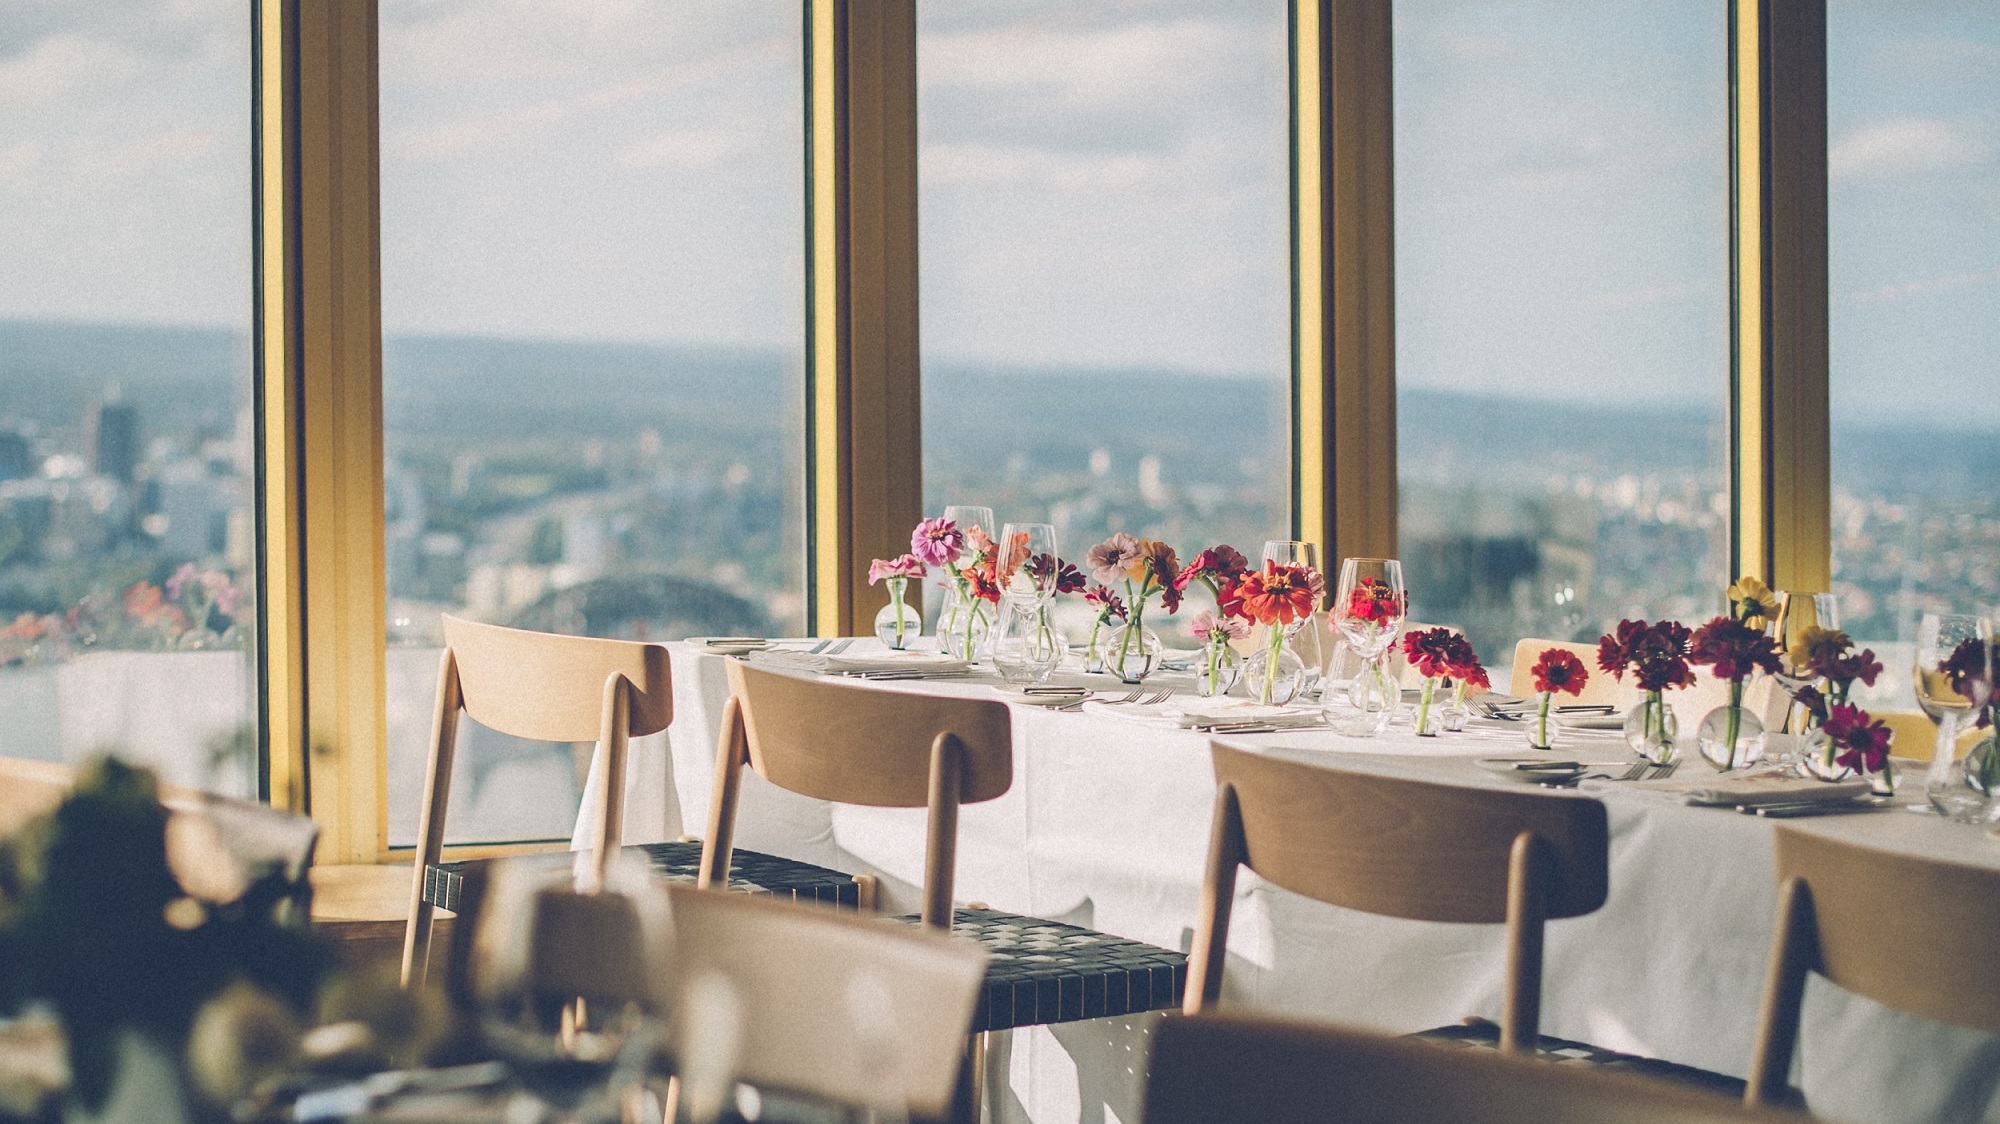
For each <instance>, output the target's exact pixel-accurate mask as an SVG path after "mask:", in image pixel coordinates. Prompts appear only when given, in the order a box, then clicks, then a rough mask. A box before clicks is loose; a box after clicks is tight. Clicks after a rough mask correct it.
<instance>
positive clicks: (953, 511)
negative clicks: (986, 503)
mask: <svg viewBox="0 0 2000 1124" xmlns="http://www.w3.org/2000/svg"><path fill="white" fill-rule="evenodd" d="M944 517H945V518H946V519H949V520H951V521H952V523H953V524H954V525H955V526H957V527H958V529H959V530H960V531H971V530H972V529H973V528H974V527H977V528H979V529H980V530H982V531H985V532H986V535H987V537H988V538H991V537H992V536H993V527H994V522H993V509H992V508H990V507H974V506H972V505H971V504H962V503H955V504H952V505H950V506H949V507H946V508H945V509H944Z"/></svg>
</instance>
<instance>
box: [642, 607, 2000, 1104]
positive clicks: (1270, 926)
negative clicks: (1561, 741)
mask: <svg viewBox="0 0 2000 1124" xmlns="http://www.w3.org/2000/svg"><path fill="white" fill-rule="evenodd" d="M673 658H674V691H675V709H676V717H675V721H674V724H673V726H672V728H671V730H670V731H669V733H670V737H669V744H670V746H671V750H672V754H673V765H674V773H675V776H676V781H677V783H676V786H675V787H676V788H677V790H678V793H679V799H680V802H681V806H680V809H679V811H680V819H681V822H682V823H684V824H685V825H686V827H687V830H689V831H690V832H696V833H699V832H700V831H702V830H703V829H704V827H705V825H706V823H707V816H708V805H709V792H710V785H711V779H712V776H713V772H714V754H715V733H716V724H717V722H718V721H719V719H720V716H721V712H722V704H723V702H724V700H725V699H726V698H727V687H726V682H725V678H724V663H723V660H722V658H720V657H716V656H712V655H709V654H707V653H705V652H696V651H694V650H693V649H690V648H687V647H685V646H676V647H675V649H674V653H673ZM1172 681H1173V679H1172V678H1171V677H1168V678H1167V679H1165V680H1164V681H1163V682H1172ZM992 682H993V681H991V680H985V679H966V680H949V679H947V680H934V681H927V682H916V683H889V684H879V685H875V686H877V688H878V689H882V690H919V691H927V692H938V693H951V694H959V695H968V696H975V697H988V698H992V697H997V695H995V693H994V691H993V689H992V685H991V684H992ZM1104 685H1105V686H1109V685H1110V684H1109V681H1108V680H1107V681H1106V682H1105V684H1104ZM1013 718H1014V787H1013V789H1012V790H1011V791H1010V792H1009V793H1008V794H1007V795H1005V796H1004V797H1002V798H1000V799H998V800H994V801H991V802H989V803H986V804H981V805H976V806H972V807H968V808H966V809H965V810H964V812H963V813H962V818H961V821H960V827H959V833H960V844H959V866H958V884H957V897H958V898H959V900H961V901H973V900H976V901H982V902H985V903H988V904H990V905H992V906H993V907H995V908H998V909H1005V910H1012V911H1016V912H1021V913H1026V914H1032V915H1036V916H1042V917H1053V918H1058V919H1062V920H1068V921H1074V922H1076V923H1079V924H1085V925H1090V926H1092V927H1095V928H1098V929H1102V930H1105V931H1108V932H1111V933H1115V934H1118V935H1121V936H1126V937H1131V938H1135V939H1139V940H1144V941H1150V942H1153V943H1155V944H1160V945H1164V946H1167V947H1170V948H1178V949H1182V950H1185V949H1186V948H1187V947H1188V943H1189V934H1190V928H1189V926H1190V925H1191V924H1192V923H1193V919H1194V917H1195V913H1196V904H1197V901H1198V898H1199V893H1200V887H1201V880H1202V867H1203V862H1204V859H1205V856H1206V852H1207V846H1208V830H1209V820H1210V815H1211V809H1212V802H1213V800H1214V795H1215V783H1214V778H1213V774H1212V771H1211V767H1210V759H1209V742H1210V738H1209V737H1208V736H1207V735H1204V734H1199V733H1196V732H1193V731H1187V730H1175V729H1162V728H1157V727H1152V726H1144V725H1139V724H1137V723H1133V722H1128V721H1124V720H1121V719H1118V718H1114V717H1099V716H1094V715H1089V714H1074V713H1070V714H1065V713H1056V712H1052V711H1048V710H1044V709H1041V708H1038V707H1030V706H1015V707H1014V708H1013ZM1237 744H1241V745H1245V746H1249V747H1253V748H1256V749H1259V750H1262V751H1265V752H1270V753H1274V754H1283V755H1286V756H1290V757H1296V758H1300V759H1305V760H1311V761H1315V762H1321V763H1324V764H1326V765H1328V766H1332V767H1338V768H1351V769H1368V770H1383V771H1389V772H1394V773H1397V774H1399V775H1405V776H1420V777H1426V778H1430V779H1437V780H1444V781H1450V782H1454V783H1461V784H1467V785H1511V784H1514V783H1516V782H1513V781H1509V780H1505V779H1502V778H1498V777H1495V776H1493V775H1492V774H1489V773H1487V772H1485V771H1483V770H1481V769H1479V768H1478V767H1476V766H1475V765H1473V764H1472V763H1471V759H1472V758H1475V757H1481V756H1492V755H1496V754H1506V753H1511V752H1513V751H1515V750H1517V749H1520V748H1522V746H1523V743H1522V742H1521V741H1520V740H1518V736H1517V735H1514V734H1512V733H1511V732H1501V733H1495V734H1489V735H1481V734H1477V733H1467V734H1463V735H1456V736H1450V735H1447V736H1445V737H1441V738H1435V739H1420V738H1417V737H1415V736H1413V735H1412V734H1411V733H1410V732H1409V731H1408V729H1407V727H1404V728H1400V729H1398V728H1392V729H1391V730H1390V731H1389V732H1388V733H1387V734H1385V735H1383V736H1381V737H1378V738H1372V739H1357V738H1345V737H1341V736H1338V735H1335V734H1333V733H1331V732H1329V731H1325V730H1302V731H1288V732H1284V733H1276V734H1262V735H1257V736H1254V737H1246V738H1242V739H1239V740H1238V741H1237ZM1572 747H1573V748H1572ZM1606 751H1609V753H1608V755H1607V754H1606ZM1563 752H1564V753H1565V754H1569V753H1574V754H1576V755H1578V756H1580V757H1582V758H1583V759H1585V760H1595V759H1603V758H1604V756H1618V755H1620V754H1621V753H1622V745H1621V743H1620V742H1619V741H1618V740H1617V738H1616V737H1615V736H1607V737H1599V738H1594V739H1591V740H1588V741H1585V740H1582V739H1581V738H1579V740H1577V741H1575V742H1573V743H1571V747H1566V748H1565V749H1564V751H1563ZM1686 768H1688V769H1706V768H1707V766H1706V765H1705V764H1702V763H1701V762H1699V761H1698V760H1697V761H1694V762H1692V763H1690V764H1689V765H1688V766H1686ZM1906 784H1907V786H1908V789H1909V790H1910V791H1912V792H1914V791H1916V790H1917V789H1919V788H1920V786H1921V782H1920V778H1916V777H1909V778H1907V779H1906ZM1589 795H1590V796H1594V797H1596V798H1599V799H1602V800H1603V801H1604V803H1605V805H1606V807H1607V809H1608V810H1609V812H1610V822H1611V895H1610V898H1609V900H1608V902H1607V903H1606V904H1605V906H1604V908H1602V909H1600V910H1598V911H1597V912H1596V913H1594V914H1592V915H1590V916H1588V917H1582V918H1576V919H1572V920H1567V921H1558V922H1555V923H1553V924H1552V925H1551V926H1550V929H1549V934H1548V943H1547V976H1546V980H1545V983H1544V988H1543V993H1544V1006H1543V1017H1542V1018H1543V1021H1542V1027H1543V1031H1544V1033H1548V1034H1555V1035H1559V1036H1562V1037H1567V1038H1578V1039H1585V1040H1588V1041H1590V1042H1594V1043H1596V1044H1598V1045H1601V1046H1606V1047H1610V1048H1613V1049H1619V1050H1628V1051H1632V1052H1635V1053H1643V1054H1648V1055H1653V1056H1657V1057H1663V1058H1667V1059H1670V1060H1673V1061H1678V1062H1683V1063H1687V1064H1690V1065H1696V1066H1702V1067H1704V1068H1708V1069H1713V1070H1718V1071H1721V1072H1725V1073H1731V1074H1736V1075H1739V1076H1740V1075H1742V1074H1743V1073H1744V1072H1745V1071H1746V1069H1747V1067H1748V1061H1749V1056H1750V1046H1751V1038H1752V1035H1753V1033H1754V1027H1755V1018H1756V1009H1757V1003H1758V998H1759V995H1760V992H1761V989H1762V985H1763V979H1764V972H1765V964H1766V959H1767V956H1768V952H1769V946H1770V938H1771V929H1772V919H1773V912H1774V910H1775V908H1776V891H1775V886H1774V876H1773V868H1772V857H1771V843H1770V832H1771V830H1772V827H1771V823H1770V821H1767V820H1764V819H1760V818H1756V817H1751V816H1743V815H1739V814H1737V813H1735V812H1733V811H1728V810H1716V809H1703V808H1691V807H1686V806H1684V805H1681V804H1679V803H1677V802H1675V801H1674V800H1672V799H1670V798H1667V797H1663V796H1660V795H1658V794H1650V793H1643V792H1638V791H1634V790H1631V789H1629V788H1620V787H1619V786H1617V785H1605V786H1601V787H1600V788H1599V790H1598V791H1595V792H1593V793H1590V794H1589ZM1551 798H1552V799H1564V798H1570V799H1574V798H1579V797H1574V796H1564V795H1561V794H1554V793H1552V794H1551ZM1792 822H1794V823H1797V824H1799V825H1801V826H1803V827H1804V828H1805V829H1806V830H1810V831H1825V832H1831V833H1835V834H1838V835H1841V836H1844V837H1847V838H1852V839H1860V840H1866V841H1869V842H1872V843H1876V844H1879V845H1881V846H1884V847H1889V848H1895V849H1902V850H1909V851H1914V852H1918V853H1923V854H1931V855H1940V856H1949V857H1951V858H1954V859H1957V860H1959V861H1966V862H1974V863H1980V864H1984V865H1989V866H1995V867H2000V843H1996V842H1995V841H1994V840H1993V839H1992V838H1991V837H1989V836H1987V835H1986V834H1985V833H1983V832H1981V831H1979V830H1978V829H1976V828H1970V827H1964V826H1960V825H1954V824H1949V823H1946V822H1943V821H1941V820H1939V819H1937V818H1935V817H1930V816H1919V815H1914V814H1909V813H1906V812H1903V811H1900V810H1897V811H1883V812H1876V813H1871V814H1865V815H1851V816H1838V817H1823V818H1816V819H1810V820H1797V821H1792ZM737 840H738V844H739V845H740V846H742V847H746V848H750V849H753V850H759V851H765V852H769V853H772V854H779V855H785V856H788V857H792V858H797V859H802V860H806V861H810V862H815V863H820V864H823V865H827V866H831V867H835V868H839V869H843V870H849V871H855V872H863V871H872V872H874V873H877V874H879V875H881V876H883V879H884V890H885V898H886V904H887V905H888V906H889V907H890V908H898V909H903V910H906V911H914V910H915V908H916V903H917V897H916V887H917V884H918V883H919V881H920V878H921V870H922V854H923V811H922V810H921V809H911V810H885V809H873V808H852V807H833V806H830V805H827V804H824V803H821V802H819V801H813V800H807V799H804V798H802V797H798V796H795V795H793V794H790V793H786V792H783V791H781V790H778V789H776V788H775V787H773V786H771V785H769V784H766V783H765V782H763V781H761V780H759V779H758V778H756V777H754V776H746V778H745V785H744V790H743V797H742V806H741V811H740V815H739V819H738V834H737ZM1994 940H1995V945H1996V953H1997V954H2000V934H1995V935H1994ZM1924 954H1925V950H1923V949H1886V948H1885V949H1884V950H1883V955H1885V956H1922V955H1924ZM1501 964H1502V934H1501V929H1500V927H1499V926H1472V925H1440V924H1424V923H1416V922H1404V921H1396V920H1389V919H1384V918H1377V917H1371V916H1367V915H1362V914H1357V913H1353V912H1350V911H1346V910H1341V909H1337V908H1334V907H1331V906H1324V905H1320V904H1318V903H1315V902H1310V901H1306V900H1304V899H1301V898H1298V897H1297V896H1295V895H1292V894H1289V893H1287V892H1285V891H1282V890H1277V889H1275V888H1272V887H1268V886H1263V885H1261V884H1259V883H1258V881H1257V879H1256V878H1255V877H1254V876H1251V875H1249V874H1248V872H1245V874H1244V876H1243V877H1242V878H1241V879H1240V880H1239V884H1238V900H1237V905H1236V911H1235V917H1234V920H1233V924H1232V927H1231V931H1230V940H1229V960H1228V968H1227V972H1226V975H1225V983H1224V1000H1223V1002H1224V1005H1225V1006H1233V1007H1236V1008H1238V1009H1252V1008H1254V1009H1258V1010H1267V1011H1282V1012H1293V1013H1299V1014H1304V1015H1309V1016H1313V1017H1318V1018H1325V1019H1332V1020H1338V1021H1341V1022H1345V1023H1349V1024H1355V1025H1360V1026H1366V1027H1374V1028H1378V1029H1381V1030H1384V1031H1390V1032H1407V1031H1413V1030H1419V1029H1423V1028H1425V1027H1430V1026H1437V1025H1442V1024H1446V1023H1453V1022H1456V1021H1458V1020H1459V1019H1460V1018H1462V1017H1464V1016H1466V1015H1468V1014H1482V1015H1486V1016H1489V1017H1492V1016H1495V1015H1497V1013H1498V1010H1499V1002H1500V987H1501ZM1940 971H1949V967H1948V966H1945V965H1940ZM1152 1021H1153V1020H1152V1019H1150V1018H1132V1019H1106V1020H1097V1021H1094V1022H1089V1023H1081V1024H1075V1025H1070V1026H1057V1027H1052V1028H1039V1029H1036V1030H1034V1031H1031V1032H1022V1033H1020V1034H1016V1035H1014V1036H1012V1038H1013V1040H1012V1042H1011V1043H1008V1044H1007V1046H1006V1047H1005V1050H1006V1052H1007V1053H1009V1054H1010V1055H1011V1056H1010V1057H1008V1058H1007V1059H1006V1062H1007V1064H1006V1065H1005V1067H1004V1071H1003V1072H1004V1073H1005V1077H1004V1080H1005V1081H1006V1082H1007V1083H1008V1084H1009V1086H1010V1088H1011V1095H1005V1096H1003V1102H1004V1103H1003V1109H1004V1110H1005V1112H1004V1114H1003V1118H1006V1119H1032V1120H1035V1121H1040V1122H1043V1124H1047V1122H1050V1121H1058V1120H1087V1121H1098V1120H1109V1119H1116V1120H1121V1121H1126V1122H1131V1121H1135V1120H1137V1119H1138V1118H1139V1107H1140V1102H1141V1095H1140V1089H1141V1086H1142V1084H1143V1080H1144V1073H1145V1062H1144V1059H1145V1056H1146V1044H1145V1041H1144V1039H1145V1035H1146V1034H1147V1032H1148V1031H1149V1029H1150V1026H1151V1024H1152ZM1805 1024H1806V1027H1807V1030H1806V1033H1805V1034H1804V1035H1803V1036H1802V1040H1801V1045H1800V1067H1801V1068H1800V1072H1799V1074H1798V1077H1799V1080H1800V1082H1801V1084H1802V1085H1803V1087H1804V1088H1805V1090H1806V1093H1807V1096H1808V1098H1809V1100H1810V1101H1811V1103H1812V1105H1813V1107H1814V1109H1815V1110H1816V1111H1817V1112H1818V1113H1820V1114H1822V1115H1824V1116H1826V1117H1827V1118H1830V1119H1841V1120H1852V1121H1881V1120H1907V1121H1916V1120H1936V1121H1945V1120H1953V1121H1956V1120H1984V1121H1992V1122H1996V1124H2000V1091H1996V1086H2000V1039H1995V1038H1993V1037H1990V1036H1986V1035H1979V1034H1973V1033H1969V1032H1964V1031H1960V1030H1956V1029H1954V1028H1949V1027H1944V1026H1940V1025H1938V1024H1935V1023H1930V1022H1927V1021H1925V1020H1920V1019H1916V1018H1913V1017H1909V1016H1904V1015H1901V1014H1898V1013H1896V1012H1892V1011H1889V1010H1886V1009H1884V1008H1881V1007H1879V1006H1876V1005H1875V1004H1872V1003H1870V1002H1868V1001H1866V1000H1862V999H1859V998H1857V997H1853V996H1849V995H1846V994H1844V993H1841V992H1839V991H1838V990H1837V989H1834V988H1832V987H1831V986H1829V985H1827V984H1826V983H1825V982H1824V981H1821V980H1815V982H1814V984H1813V986H1812V987H1811V988H1810V989H1809V991H1808V997H1807V1010H1806V1018H1805Z"/></svg>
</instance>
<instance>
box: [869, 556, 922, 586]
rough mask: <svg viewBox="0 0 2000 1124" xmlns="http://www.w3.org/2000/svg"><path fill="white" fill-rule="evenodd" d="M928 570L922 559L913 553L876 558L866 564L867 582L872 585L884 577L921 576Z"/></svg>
mask: <svg viewBox="0 0 2000 1124" xmlns="http://www.w3.org/2000/svg"><path fill="white" fill-rule="evenodd" d="M926 573H929V571H928V570H926V569H925V568H924V562H923V559H921V558H918V557H917V556H916V555H914V554H905V555H903V556H902V557H900V558H877V559H876V560H875V561H873V562H870V563H869V564H868V584H869V585H874V584H875V583H877V582H879V581H881V580H882V579H884V578H921V577H923V576H924V575H925V574H926Z"/></svg>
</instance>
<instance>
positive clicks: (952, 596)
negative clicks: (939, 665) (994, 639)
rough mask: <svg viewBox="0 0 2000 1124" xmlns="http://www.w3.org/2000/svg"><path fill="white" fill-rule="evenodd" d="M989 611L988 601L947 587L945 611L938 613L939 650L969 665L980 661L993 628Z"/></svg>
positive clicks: (943, 609)
mask: <svg viewBox="0 0 2000 1124" xmlns="http://www.w3.org/2000/svg"><path fill="white" fill-rule="evenodd" d="M987 610H988V606H987V604H986V602H984V601H981V600H980V599H979V598H977V597H968V596H966V595H965V594H963V593H961V592H960V591H959V590H958V589H957V587H955V586H953V587H947V588H946V589H945V591H944V608H942V609H941V610H939V611H938V628H937V637H938V651H940V652H943V653H944V654H945V655H947V656H952V657H954V658H957V659H961V660H964V661H966V662H967V663H971V662H973V661H975V660H977V659H978V658H979V656H980V654H981V652H982V650H983V646H984V645H985V643H986V634H987V632H988V631H989V630H990V629H991V628H992V622H991V621H990V620H988V619H987Z"/></svg>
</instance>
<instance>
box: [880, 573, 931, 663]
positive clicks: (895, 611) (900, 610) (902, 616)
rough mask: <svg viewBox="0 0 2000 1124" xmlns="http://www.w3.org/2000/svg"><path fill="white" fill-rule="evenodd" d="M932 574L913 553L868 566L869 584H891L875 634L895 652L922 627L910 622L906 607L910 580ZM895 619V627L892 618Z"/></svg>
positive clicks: (907, 607) (905, 644)
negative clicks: (887, 602) (906, 590)
mask: <svg viewBox="0 0 2000 1124" xmlns="http://www.w3.org/2000/svg"><path fill="white" fill-rule="evenodd" d="M929 572H930V570H929V568H928V567H926V566H925V565H924V560H923V559H921V558H918V557H917V556H916V553H915V552H914V551H912V552H911V553H909V554H905V555H903V556H901V557H900V558H877V559H875V560H874V561H873V562H870V563H869V564H868V584H869V585H874V584H876V583H877V582H885V581H886V582H888V583H889V604H887V605H885V606H883V608H882V612H881V613H879V614H877V615H876V619H875V634H876V635H877V636H879V637H881V638H882V640H883V642H884V643H886V644H888V645H889V647H890V648H892V649H894V650H895V651H898V652H900V651H902V650H903V649H904V648H906V647H908V646H909V642H910V634H911V633H913V632H915V631H917V625H918V624H919V623H920V621H918V622H912V621H911V620H909V616H910V612H909V606H908V605H905V604H904V603H903V591H904V590H905V589H907V588H908V587H909V584H910V579H911V578H923V577H924V576H925V575H927V574H928V573H929ZM891 616H893V623H891V621H890V620H887V619H885V618H889V617H891Z"/></svg>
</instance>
